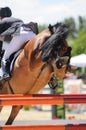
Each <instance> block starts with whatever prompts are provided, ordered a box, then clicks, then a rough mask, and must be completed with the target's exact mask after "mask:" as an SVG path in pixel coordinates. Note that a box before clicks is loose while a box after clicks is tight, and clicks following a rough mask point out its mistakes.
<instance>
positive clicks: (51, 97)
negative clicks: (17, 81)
mask: <svg viewBox="0 0 86 130" xmlns="http://www.w3.org/2000/svg"><path fill="white" fill-rule="evenodd" d="M85 103H86V94H59V95H58V94H34V95H31V94H29V95H20V94H19V95H18V94H17V95H0V105H2V106H4V105H35V104H41V105H42V104H47V105H48V104H51V105H54V104H85ZM45 129H47V130H53V129H54V130H86V124H67V125H65V124H33V125H11V126H10V125H8V126H1V127H0V130H45Z"/></svg>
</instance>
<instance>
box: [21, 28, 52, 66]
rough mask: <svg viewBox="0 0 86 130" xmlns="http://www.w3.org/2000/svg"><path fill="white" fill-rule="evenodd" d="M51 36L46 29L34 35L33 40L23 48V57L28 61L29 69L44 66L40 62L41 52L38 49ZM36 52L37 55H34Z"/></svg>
mask: <svg viewBox="0 0 86 130" xmlns="http://www.w3.org/2000/svg"><path fill="white" fill-rule="evenodd" d="M50 36H51V32H50V31H49V29H46V30H44V31H42V32H41V33H39V34H38V35H36V36H35V37H34V38H33V39H31V40H30V41H28V43H27V44H26V46H25V47H24V52H25V57H26V59H27V60H28V63H29V65H30V67H32V68H35V67H41V66H42V65H43V64H45V63H44V62H43V61H42V60H41V51H39V47H40V46H41V45H42V44H43V43H44V42H45V41H46V39H47V38H49V37H50ZM36 50H38V53H36V54H35V51H36Z"/></svg>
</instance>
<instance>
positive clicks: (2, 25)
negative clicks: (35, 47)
mask: <svg viewBox="0 0 86 130" xmlns="http://www.w3.org/2000/svg"><path fill="white" fill-rule="evenodd" d="M7 12H9V15H8V13H7ZM11 15H12V12H11V9H10V8H9V7H4V8H1V9H0V17H1V22H0V40H2V41H5V40H6V39H7V38H8V37H9V36H10V37H11V41H10V44H8V47H7V48H6V50H5V53H4V55H3V58H2V61H1V69H0V71H1V72H0V77H1V78H0V80H2V79H7V78H10V69H9V67H8V61H9V57H10V55H11V54H12V53H14V52H16V51H18V50H19V49H20V48H21V47H22V46H23V45H24V44H25V43H26V42H27V41H28V40H30V39H31V38H33V37H34V36H35V35H36V33H35V32H34V31H33V28H34V27H32V26H33V25H32V26H31V24H32V22H30V23H29V25H30V26H29V27H28V29H27V27H26V26H27V25H25V24H24V23H23V21H22V20H20V19H18V18H13V17H11Z"/></svg>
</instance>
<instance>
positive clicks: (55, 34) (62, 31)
mask: <svg viewBox="0 0 86 130" xmlns="http://www.w3.org/2000/svg"><path fill="white" fill-rule="evenodd" d="M49 30H50V32H51V34H52V35H51V36H50V37H49V38H48V39H47V40H46V41H45V42H44V44H42V47H41V50H42V54H41V59H42V60H43V61H44V62H49V61H51V60H52V59H53V58H55V59H56V66H57V68H59V69H60V68H61V67H62V65H63V62H64V63H67V64H69V62H70V57H71V47H69V46H68V44H67V41H66V38H67V36H68V34H69V30H70V28H69V25H68V24H63V23H57V24H55V25H53V26H51V25H49ZM63 56H64V57H63Z"/></svg>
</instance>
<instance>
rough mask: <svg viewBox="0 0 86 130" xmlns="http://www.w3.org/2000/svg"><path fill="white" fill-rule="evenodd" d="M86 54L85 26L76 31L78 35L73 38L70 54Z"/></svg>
mask: <svg viewBox="0 0 86 130" xmlns="http://www.w3.org/2000/svg"><path fill="white" fill-rule="evenodd" d="M81 53H85V54H86V27H84V28H83V29H82V30H80V31H79V32H78V37H77V38H76V39H73V44H72V55H73V56H74V55H78V54H81Z"/></svg>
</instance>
